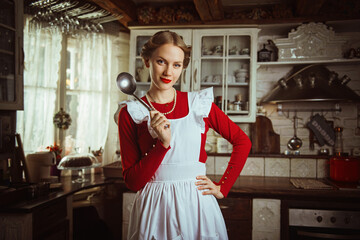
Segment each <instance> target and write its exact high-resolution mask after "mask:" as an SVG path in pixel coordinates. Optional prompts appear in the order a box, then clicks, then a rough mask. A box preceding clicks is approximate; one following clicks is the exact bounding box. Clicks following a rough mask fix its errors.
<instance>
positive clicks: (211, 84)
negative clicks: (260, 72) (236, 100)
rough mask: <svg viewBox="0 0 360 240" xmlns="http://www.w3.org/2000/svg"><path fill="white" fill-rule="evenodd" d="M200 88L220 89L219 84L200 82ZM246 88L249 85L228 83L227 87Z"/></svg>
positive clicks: (245, 83) (220, 85)
mask: <svg viewBox="0 0 360 240" xmlns="http://www.w3.org/2000/svg"><path fill="white" fill-rule="evenodd" d="M201 86H206V87H222V84H221V83H207V82H201ZM241 86H243V87H248V86H249V83H247V82H244V83H228V87H241Z"/></svg>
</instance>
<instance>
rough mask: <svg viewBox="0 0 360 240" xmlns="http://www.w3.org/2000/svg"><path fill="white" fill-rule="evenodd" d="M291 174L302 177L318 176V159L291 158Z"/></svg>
mask: <svg viewBox="0 0 360 240" xmlns="http://www.w3.org/2000/svg"><path fill="white" fill-rule="evenodd" d="M290 176H291V177H300V178H316V159H307V158H291V159H290Z"/></svg>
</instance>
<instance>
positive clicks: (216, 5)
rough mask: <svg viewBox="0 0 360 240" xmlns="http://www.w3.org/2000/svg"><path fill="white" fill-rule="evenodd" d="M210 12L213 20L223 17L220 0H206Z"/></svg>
mask: <svg viewBox="0 0 360 240" xmlns="http://www.w3.org/2000/svg"><path fill="white" fill-rule="evenodd" d="M207 2H208V5H209V9H210V14H211V16H212V18H213V20H216V21H219V20H223V19H224V9H223V6H222V3H221V0H207Z"/></svg>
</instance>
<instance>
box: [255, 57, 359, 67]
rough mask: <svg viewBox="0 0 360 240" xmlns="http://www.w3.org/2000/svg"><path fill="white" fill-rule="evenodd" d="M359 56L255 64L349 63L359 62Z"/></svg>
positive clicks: (259, 63) (259, 64)
mask: <svg viewBox="0 0 360 240" xmlns="http://www.w3.org/2000/svg"><path fill="white" fill-rule="evenodd" d="M359 62H360V58H354V59H345V58H341V59H331V60H301V61H299V60H298V61H284V62H258V63H257V65H258V66H259V67H261V66H278V65H300V64H341V63H343V64H351V63H359Z"/></svg>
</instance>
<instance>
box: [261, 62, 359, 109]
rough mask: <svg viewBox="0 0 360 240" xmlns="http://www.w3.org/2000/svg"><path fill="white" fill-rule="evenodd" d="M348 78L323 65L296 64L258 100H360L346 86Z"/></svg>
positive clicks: (268, 101)
mask: <svg viewBox="0 0 360 240" xmlns="http://www.w3.org/2000/svg"><path fill="white" fill-rule="evenodd" d="M350 80H351V79H350V78H349V77H348V76H347V75H344V76H343V77H341V78H339V76H338V74H337V73H336V72H333V71H329V70H328V69H327V68H326V67H324V66H322V65H308V66H304V65H301V66H295V67H294V68H293V69H292V71H290V74H289V77H286V78H281V79H280V80H279V81H278V84H277V86H276V87H275V88H274V89H273V90H271V91H270V92H269V93H268V94H267V95H266V96H264V97H263V98H262V99H261V101H260V103H286V102H314V101H315V102H322V101H328V102H343V101H348V102H360V96H359V95H358V94H357V93H356V92H354V91H353V90H351V89H350V88H349V87H348V86H347V85H346V84H347V83H348V82H349V81H350Z"/></svg>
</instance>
